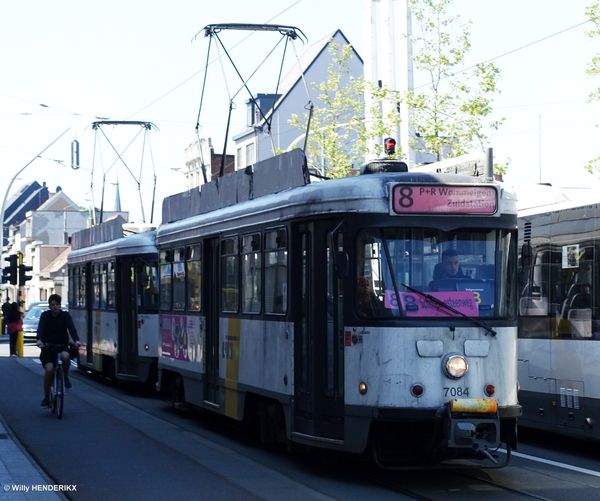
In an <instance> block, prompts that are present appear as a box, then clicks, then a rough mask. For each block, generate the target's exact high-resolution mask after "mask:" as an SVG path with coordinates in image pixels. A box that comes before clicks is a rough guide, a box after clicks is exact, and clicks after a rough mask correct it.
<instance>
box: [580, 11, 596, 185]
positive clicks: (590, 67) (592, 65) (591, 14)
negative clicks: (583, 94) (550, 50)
mask: <svg viewBox="0 0 600 501" xmlns="http://www.w3.org/2000/svg"><path fill="white" fill-rule="evenodd" d="M585 15H586V17H587V18H588V19H589V20H590V21H591V22H592V23H593V24H594V28H591V29H589V30H586V32H585V33H586V35H588V36H589V37H591V38H594V37H597V36H599V35H600V3H599V2H593V3H591V4H590V5H588V6H587V7H586V8H585ZM585 72H586V73H587V74H588V75H589V76H590V77H596V76H598V75H600V54H596V55H594V57H592V59H591V61H590V62H589V63H588V64H587V65H586V68H585ZM588 101H589V102H592V101H600V87H599V88H597V89H596V90H594V91H593V92H591V93H590V95H589V96H588ZM584 168H585V170H587V171H588V172H589V173H590V174H594V173H595V172H600V157H597V158H594V159H592V160H590V161H589V162H588V163H587V164H586V165H584Z"/></svg>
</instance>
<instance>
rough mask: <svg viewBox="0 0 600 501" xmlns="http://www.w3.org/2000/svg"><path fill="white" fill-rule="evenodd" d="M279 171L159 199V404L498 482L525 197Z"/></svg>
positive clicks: (254, 172)
mask: <svg viewBox="0 0 600 501" xmlns="http://www.w3.org/2000/svg"><path fill="white" fill-rule="evenodd" d="M283 157H285V158H284V159H283V160H282V159H281V157H278V158H276V159H271V160H273V161H267V162H265V163H264V164H265V165H261V164H258V165H256V166H254V168H252V169H247V170H246V171H239V172H235V173H233V174H230V175H228V176H224V177H222V178H220V179H219V181H218V182H213V183H209V184H207V185H204V186H203V187H202V191H201V192H200V193H197V194H194V193H193V192H187V193H184V194H182V195H180V196H179V195H176V196H174V197H171V198H170V199H166V200H165V202H164V205H163V224H162V226H161V227H160V228H159V229H158V231H157V236H156V245H157V248H158V251H159V277H160V287H159V290H160V316H161V337H162V342H161V347H160V356H159V361H158V367H159V388H160V389H161V390H168V389H171V390H173V392H174V395H175V399H176V400H177V401H178V402H179V403H181V404H187V405H193V406H197V407H200V408H203V409H206V410H210V411H214V412H217V413H220V414H222V415H225V416H228V417H230V418H233V419H236V420H244V419H248V420H254V419H256V420H257V421H258V423H260V426H259V427H258V429H260V430H261V433H262V436H263V438H264V439H280V440H283V441H285V442H287V443H288V445H290V446H294V445H303V446H309V447H314V448H327V449H332V450H338V451H346V452H350V453H354V454H365V455H369V456H371V457H374V458H375V460H376V461H377V462H378V464H380V465H381V466H383V467H403V466H405V465H407V464H409V463H410V464H414V463H417V464H440V463H442V462H443V461H445V460H448V459H454V458H474V459H482V460H484V462H483V463H482V464H481V466H486V465H490V466H495V465H496V460H495V458H494V457H493V453H494V451H495V450H496V449H497V448H498V447H500V446H501V444H503V445H504V446H505V447H506V448H507V450H508V451H510V449H514V448H515V447H516V421H517V417H518V416H520V412H521V407H520V405H519V404H518V401H517V367H516V365H517V362H516V360H517V357H516V344H517V320H516V307H517V297H516V296H517V276H516V268H517V262H516V261H517V232H516V228H517V211H516V199H515V196H514V194H513V193H512V192H511V191H510V190H507V189H506V188H504V187H503V186H502V185H500V184H498V183H495V182H484V181H483V180H482V178H474V177H470V176H461V175H450V174H435V173H419V172H418V171H413V172H384V173H374V174H363V175H360V176H355V177H348V178H344V179H337V180H327V181H324V182H319V183H314V184H310V183H309V182H308V172H307V170H306V163H305V159H304V155H303V153H302V152H301V151H300V150H295V151H293V152H291V153H289V154H286V155H283ZM286 161H289V162H291V163H299V166H298V167H297V168H296V167H294V166H293V165H288V164H286ZM369 170H373V169H369V168H367V169H366V171H369ZM374 170H378V169H374ZM379 170H386V169H385V168H383V169H379ZM284 179H294V180H296V181H297V183H296V184H297V186H296V187H294V188H291V189H284V188H283V180H284ZM269 182H270V183H271V184H272V185H273V187H272V188H271V189H266V188H265V189H263V188H264V185H266V184H267V183H269ZM215 183H217V184H215ZM274 191H278V192H277V193H273V192H274ZM269 193H271V194H269ZM178 207H179V209H178ZM190 211H193V212H195V213H196V214H198V215H196V216H190V217H183V218H182V216H184V215H187V214H190ZM448 249H452V250H453V251H455V253H458V256H459V259H460V270H459V271H460V274H459V275H458V276H454V277H444V276H442V275H441V267H442V264H441V262H442V254H443V253H444V251H446V250H448ZM357 283H359V284H361V285H367V287H368V288H367V289H366V291H365V289H360V292H359V290H358V288H357ZM508 456H509V455H507V456H506V457H508Z"/></svg>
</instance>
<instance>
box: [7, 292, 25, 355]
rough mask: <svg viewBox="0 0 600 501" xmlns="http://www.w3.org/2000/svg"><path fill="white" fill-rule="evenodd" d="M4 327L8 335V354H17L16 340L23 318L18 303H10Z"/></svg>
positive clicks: (21, 327)
mask: <svg viewBox="0 0 600 501" xmlns="http://www.w3.org/2000/svg"><path fill="white" fill-rule="evenodd" d="M6 329H7V331H8V335H9V337H10V339H9V341H10V343H9V344H10V356H11V357H16V356H17V340H18V339H19V331H20V330H21V329H23V319H22V315H21V312H20V311H19V305H18V304H17V303H12V304H11V305H10V311H9V312H8V316H7V324H6Z"/></svg>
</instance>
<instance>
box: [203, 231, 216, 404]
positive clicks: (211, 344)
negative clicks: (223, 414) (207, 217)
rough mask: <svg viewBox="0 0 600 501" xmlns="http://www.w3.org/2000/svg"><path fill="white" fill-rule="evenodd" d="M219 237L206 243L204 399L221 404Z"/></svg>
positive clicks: (204, 276)
mask: <svg viewBox="0 0 600 501" xmlns="http://www.w3.org/2000/svg"><path fill="white" fill-rule="evenodd" d="M219 249H220V246H219V239H218V238H212V239H209V240H206V241H205V243H204V260H203V262H204V272H203V274H202V276H203V282H204V283H203V285H204V293H203V294H202V297H203V298H204V311H205V314H206V340H205V350H206V351H205V354H206V356H205V357H204V360H205V364H204V371H205V374H204V401H205V402H206V403H209V404H214V405H216V406H218V405H219V311H220V307H219V298H220V297H221V294H220V293H215V291H219V290H220V289H219V288H218V284H219V257H220V256H219Z"/></svg>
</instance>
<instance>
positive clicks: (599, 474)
mask: <svg viewBox="0 0 600 501" xmlns="http://www.w3.org/2000/svg"><path fill="white" fill-rule="evenodd" d="M498 452H503V453H504V454H506V450H504V449H498ZM510 453H511V455H512V456H516V457H518V458H523V459H529V460H530V461H537V462H538V463H544V464H549V465H551V466H556V467H558V468H564V469H566V470H572V471H577V472H579V473H585V474H586V475H592V476H594V477H600V472H598V471H594V470H588V469H586V468H579V467H578V466H572V465H570V464H565V463H559V462H557V461H551V460H550V459H543V458H538V457H535V456H528V455H527V454H521V453H520V452H514V451H511V452H510Z"/></svg>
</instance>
